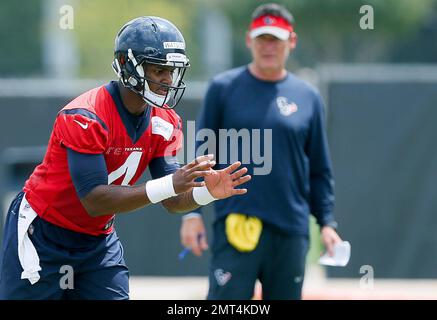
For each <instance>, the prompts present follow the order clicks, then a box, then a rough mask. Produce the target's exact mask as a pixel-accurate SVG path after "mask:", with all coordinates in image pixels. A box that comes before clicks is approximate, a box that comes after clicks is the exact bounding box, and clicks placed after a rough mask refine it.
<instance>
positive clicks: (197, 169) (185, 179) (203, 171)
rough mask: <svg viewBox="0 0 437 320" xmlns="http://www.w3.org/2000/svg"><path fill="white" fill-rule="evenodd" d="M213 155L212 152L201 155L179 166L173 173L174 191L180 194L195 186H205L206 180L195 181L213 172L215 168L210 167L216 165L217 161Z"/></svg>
mask: <svg viewBox="0 0 437 320" xmlns="http://www.w3.org/2000/svg"><path fill="white" fill-rule="evenodd" d="M213 157H214V156H213V155H211V154H209V155H206V156H200V157H197V158H196V159H194V160H193V161H191V162H190V163H188V164H186V165H185V166H183V167H182V168H179V169H178V170H177V171H176V172H175V173H174V174H173V188H174V191H175V192H176V193H177V194H179V193H183V192H186V191H188V190H190V189H191V188H194V187H203V186H204V185H205V182H203V181H202V182H195V181H194V180H195V179H197V178H199V177H206V176H208V175H210V174H212V172H213V170H210V169H211V168H212V167H213V166H215V161H213V160H212V158H213Z"/></svg>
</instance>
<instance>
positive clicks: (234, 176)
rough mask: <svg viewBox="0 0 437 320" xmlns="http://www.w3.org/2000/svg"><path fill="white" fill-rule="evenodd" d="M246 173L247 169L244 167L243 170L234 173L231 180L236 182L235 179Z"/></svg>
mask: <svg viewBox="0 0 437 320" xmlns="http://www.w3.org/2000/svg"><path fill="white" fill-rule="evenodd" d="M246 172H247V168H246V167H244V168H242V169H240V170H238V171H236V172H234V173H233V174H231V179H232V180H236V179H238V178H240V177H241V176H243V175H244V174H245V173H246Z"/></svg>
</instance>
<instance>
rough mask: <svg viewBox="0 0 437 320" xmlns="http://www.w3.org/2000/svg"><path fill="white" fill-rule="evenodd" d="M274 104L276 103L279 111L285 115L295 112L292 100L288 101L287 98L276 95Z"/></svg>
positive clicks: (295, 108)
mask: <svg viewBox="0 0 437 320" xmlns="http://www.w3.org/2000/svg"><path fill="white" fill-rule="evenodd" d="M276 104H277V105H278V108H279V112H281V114H282V115H283V116H285V117H287V116H289V115H290V114H292V113H295V112H296V111H297V109H298V107H297V105H296V104H295V103H294V102H292V103H288V99H287V98H286V97H277V98H276Z"/></svg>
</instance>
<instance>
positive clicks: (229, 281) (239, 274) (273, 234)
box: [208, 219, 309, 300]
mask: <svg viewBox="0 0 437 320" xmlns="http://www.w3.org/2000/svg"><path fill="white" fill-rule="evenodd" d="M213 229H214V239H213V244H212V247H211V249H212V258H211V264H210V270H209V291H208V300H234V299H237V300H249V299H251V298H252V297H253V296H254V287H255V283H256V280H257V279H259V281H260V282H261V284H262V298H263V299H265V300H299V299H301V295H302V285H303V280H304V275H305V261H306V255H307V252H308V246H309V238H308V236H307V235H287V234H283V233H281V232H279V231H278V230H276V229H275V228H273V227H272V226H270V225H268V224H266V223H264V224H263V230H262V233H261V236H260V238H259V242H258V245H257V247H256V248H255V249H254V250H253V251H251V252H240V251H238V250H237V249H235V248H234V247H233V246H232V245H231V244H230V243H229V241H228V239H227V237H226V233H225V219H220V220H218V221H216V222H215V223H214V226H213Z"/></svg>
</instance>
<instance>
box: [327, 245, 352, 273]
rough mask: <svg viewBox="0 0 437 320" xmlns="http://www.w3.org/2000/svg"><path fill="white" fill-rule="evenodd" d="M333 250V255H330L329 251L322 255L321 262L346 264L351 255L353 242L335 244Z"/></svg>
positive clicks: (329, 264)
mask: <svg viewBox="0 0 437 320" xmlns="http://www.w3.org/2000/svg"><path fill="white" fill-rule="evenodd" d="M333 251H334V255H333V256H332V257H330V256H329V255H328V252H326V253H325V254H324V255H323V256H321V257H320V259H319V263H320V264H322V265H325V266H336V267H344V266H346V265H347V264H348V262H349V258H350V256H351V244H350V243H349V242H348V241H343V242H339V243H337V244H335V245H334V248H333Z"/></svg>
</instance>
